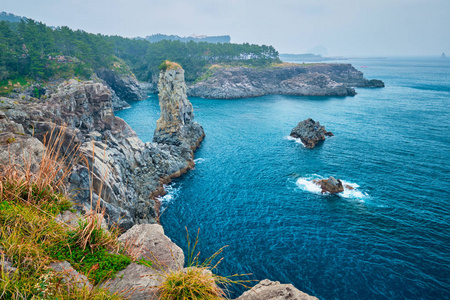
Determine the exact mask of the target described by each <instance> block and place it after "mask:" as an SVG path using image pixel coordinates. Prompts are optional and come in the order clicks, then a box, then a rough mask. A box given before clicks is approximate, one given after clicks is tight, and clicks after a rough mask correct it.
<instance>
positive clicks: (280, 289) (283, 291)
mask: <svg viewBox="0 0 450 300" xmlns="http://www.w3.org/2000/svg"><path fill="white" fill-rule="evenodd" d="M236 300H319V299H318V298H316V297H314V296H310V295H308V294H306V293H304V292H302V291H300V290H298V289H296V288H295V287H294V286H293V285H292V284H281V283H279V282H278V281H270V280H268V279H265V280H262V281H261V282H259V283H258V284H257V285H255V286H254V287H253V288H252V289H251V290H249V291H246V292H244V293H243V294H242V295H241V296H240V297H239V298H236Z"/></svg>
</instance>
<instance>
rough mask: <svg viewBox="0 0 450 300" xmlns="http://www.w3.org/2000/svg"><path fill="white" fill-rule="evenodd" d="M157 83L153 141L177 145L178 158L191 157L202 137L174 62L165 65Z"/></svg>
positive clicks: (177, 67) (184, 84)
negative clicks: (156, 112) (159, 113)
mask: <svg viewBox="0 0 450 300" xmlns="http://www.w3.org/2000/svg"><path fill="white" fill-rule="evenodd" d="M166 64H168V67H167V69H166V70H162V71H161V73H160V77H159V82H158V91H159V94H158V97H159V106H160V107H161V117H160V118H159V119H158V121H157V122H156V130H155V135H154V137H153V141H154V142H156V143H160V144H166V145H169V146H178V147H179V149H180V150H181V155H182V156H183V157H185V158H186V159H189V158H192V157H193V155H192V151H194V150H195V149H197V147H198V145H199V144H200V142H201V141H202V140H203V137H204V136H205V134H204V132H203V128H202V126H200V125H199V124H198V123H196V122H194V111H193V108H192V104H191V102H189V100H188V98H187V95H186V90H187V87H186V83H185V82H184V70H183V69H182V68H181V67H180V66H179V65H178V64H175V63H172V62H166Z"/></svg>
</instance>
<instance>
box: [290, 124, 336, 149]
mask: <svg viewBox="0 0 450 300" xmlns="http://www.w3.org/2000/svg"><path fill="white" fill-rule="evenodd" d="M291 136H292V137H294V138H296V139H300V140H301V141H302V143H303V145H305V147H306V148H314V147H315V146H316V145H317V143H318V142H320V141H323V140H325V136H333V133H332V132H330V131H327V130H326V129H325V126H322V125H320V123H319V122H316V121H314V120H313V119H311V118H309V119H306V120H304V121H301V122H299V123H298V125H297V126H295V127H294V128H293V129H292V131H291Z"/></svg>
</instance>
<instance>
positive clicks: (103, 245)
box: [0, 130, 131, 299]
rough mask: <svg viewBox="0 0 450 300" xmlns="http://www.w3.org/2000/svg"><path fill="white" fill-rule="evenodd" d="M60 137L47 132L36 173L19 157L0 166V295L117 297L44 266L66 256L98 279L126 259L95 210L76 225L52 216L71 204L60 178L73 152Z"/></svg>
mask: <svg viewBox="0 0 450 300" xmlns="http://www.w3.org/2000/svg"><path fill="white" fill-rule="evenodd" d="M63 136H64V132H63V130H60V131H59V132H56V131H54V132H53V131H52V133H51V134H50V136H49V139H48V141H49V142H48V143H46V144H47V146H48V147H47V149H46V151H45V153H44V155H43V158H42V160H41V162H40V165H39V168H38V170H37V171H33V166H32V165H31V163H30V162H29V161H28V160H27V159H26V158H23V157H22V158H17V157H11V158H10V161H9V162H8V163H6V164H3V165H0V247H1V249H0V250H1V251H0V252H1V255H0V262H1V265H0V299H120V298H121V297H120V296H119V295H118V294H113V295H111V294H109V293H108V292H107V291H106V290H103V289H99V288H94V289H92V290H90V289H88V288H87V287H86V286H84V287H77V286H76V285H74V284H73V283H71V282H70V281H66V280H64V275H65V274H62V273H57V272H55V271H54V270H53V269H51V268H49V264H50V263H51V262H53V261H56V260H67V261H68V262H69V263H71V265H72V267H74V268H75V269H76V270H77V271H79V272H80V273H83V274H85V275H86V276H87V277H88V278H89V279H90V281H91V283H98V282H100V281H102V280H104V279H105V278H109V277H111V276H113V275H114V273H115V272H117V271H118V270H120V269H122V268H124V267H126V265H128V264H129V263H130V262H131V259H130V258H129V257H127V256H125V255H122V254H120V253H118V252H120V247H118V245H117V239H116V236H115V235H117V234H118V232H113V233H110V232H109V231H106V230H103V229H101V226H100V223H99V220H100V219H99V218H98V214H97V212H96V213H95V217H93V218H89V216H88V218H87V219H86V221H84V222H81V223H80V226H79V227H69V226H68V225H66V224H63V223H61V222H58V221H57V220H56V219H55V217H56V216H57V215H58V214H59V213H60V212H62V211H65V210H68V209H71V207H72V202H71V201H70V198H69V197H68V196H67V194H66V192H65V177H67V176H68V174H69V171H68V168H67V167H66V166H67V165H70V164H71V163H73V162H74V159H73V157H74V155H73V154H74V153H65V154H64V153H62V150H61V146H62V142H63V141H62V137H63ZM74 152H75V151H74ZM93 215H94V214H93ZM114 241H115V242H114ZM111 250H114V251H115V254H111V253H110V251H111ZM6 257H7V258H9V259H10V260H12V261H13V266H14V267H15V268H16V270H15V271H14V272H13V273H7V270H5V269H4V268H3V265H4V263H5V259H6Z"/></svg>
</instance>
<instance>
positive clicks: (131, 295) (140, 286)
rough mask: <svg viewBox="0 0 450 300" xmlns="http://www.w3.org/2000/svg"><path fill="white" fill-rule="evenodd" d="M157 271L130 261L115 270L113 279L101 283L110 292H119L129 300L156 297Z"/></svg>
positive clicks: (158, 275)
mask: <svg viewBox="0 0 450 300" xmlns="http://www.w3.org/2000/svg"><path fill="white" fill-rule="evenodd" d="M161 280H162V278H161V274H160V273H159V271H157V270H155V269H153V268H149V267H147V266H143V265H140V264H137V263H131V264H130V265H128V267H126V268H125V269H123V270H121V271H119V272H117V274H116V277H115V278H114V279H111V280H108V281H106V282H105V283H103V284H101V287H102V288H106V289H108V290H109V292H110V293H120V295H122V296H123V297H126V299H130V300H149V299H155V300H156V299H158V295H157V293H156V287H157V286H158V284H160V283H161Z"/></svg>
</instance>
